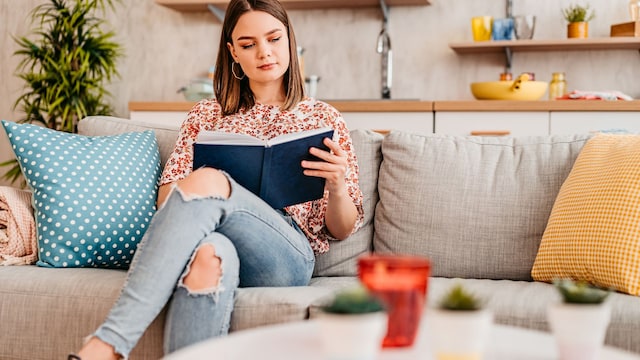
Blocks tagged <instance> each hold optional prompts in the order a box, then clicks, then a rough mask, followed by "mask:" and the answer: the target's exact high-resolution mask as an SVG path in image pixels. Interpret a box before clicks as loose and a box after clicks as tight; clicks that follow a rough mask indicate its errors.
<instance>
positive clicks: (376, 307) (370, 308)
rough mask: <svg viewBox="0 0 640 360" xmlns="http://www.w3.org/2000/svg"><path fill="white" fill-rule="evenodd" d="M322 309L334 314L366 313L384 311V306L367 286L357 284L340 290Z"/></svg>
mask: <svg viewBox="0 0 640 360" xmlns="http://www.w3.org/2000/svg"><path fill="white" fill-rule="evenodd" d="M322 310H323V311H325V312H328V313H333V314H366V313H373V312H379V311H384V306H383V304H382V302H381V300H380V299H378V298H377V297H376V296H375V295H373V294H372V293H371V292H369V291H368V290H367V289H366V288H365V287H363V286H357V287H354V288H349V289H346V290H343V291H341V292H338V293H337V294H336V295H335V297H334V298H333V301H332V302H331V303H329V304H328V305H326V306H324V307H323V308H322Z"/></svg>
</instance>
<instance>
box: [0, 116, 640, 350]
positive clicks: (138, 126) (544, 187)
mask: <svg viewBox="0 0 640 360" xmlns="http://www.w3.org/2000/svg"><path fill="white" fill-rule="evenodd" d="M149 128H153V129H154V130H155V133H156V137H157V139H158V141H159V144H160V151H161V157H162V160H163V161H166V158H167V156H168V154H169V153H170V152H171V150H172V147H173V143H174V140H175V138H176V136H177V129H176V128H170V127H161V126H153V125H150V124H144V123H134V122H132V121H130V120H126V119H118V118H112V117H89V118H86V119H83V120H82V121H81V122H80V124H79V131H80V133H81V134H85V135H112V134H118V133H122V132H127V131H140V130H145V129H149ZM352 137H353V140H354V146H355V148H356V151H357V154H358V157H359V163H360V181H361V188H362V190H363V193H364V196H365V214H366V219H365V225H364V227H363V228H362V229H361V230H360V231H359V232H357V233H356V234H354V235H353V236H352V237H350V238H349V239H347V240H345V241H342V242H337V243H335V244H332V249H331V251H330V252H329V253H328V254H326V255H322V256H319V257H318V259H317V260H318V261H317V266H316V270H315V276H314V278H313V280H312V282H311V284H310V285H309V286H306V287H296V288H247V289H240V290H239V291H238V294H237V300H236V306H235V310H234V312H233V316H232V325H231V327H232V331H238V330H242V329H247V328H251V327H256V326H261V325H266V324H274V323H280V322H287V321H297V320H304V319H308V318H310V317H314V316H315V314H316V313H317V309H318V306H319V305H321V304H322V303H323V302H325V301H326V300H327V299H328V298H329V297H330V295H331V294H332V293H334V292H335V291H336V290H338V289H340V288H343V287H345V286H349V285H352V284H354V283H355V282H356V281H357V280H356V279H357V278H356V262H357V258H358V257H359V256H361V255H362V254H366V253H368V252H371V251H375V252H381V253H389V252H392V253H403V254H418V255H422V256H426V257H428V258H429V259H430V260H431V262H432V277H431V278H430V282H429V287H428V300H429V303H430V305H431V306H433V304H434V303H435V301H436V300H437V298H439V297H440V296H441V295H442V294H443V292H445V291H446V290H447V289H448V288H449V287H450V286H452V285H453V284H454V283H457V282H461V283H463V284H465V285H466V286H468V287H469V288H470V289H471V290H473V291H474V292H476V293H477V294H478V295H479V296H480V297H482V298H484V299H485V300H486V301H487V305H488V306H489V307H490V308H491V309H493V311H494V317H495V321H496V322H497V323H502V324H510V325H516V326H522V327H526V328H532V329H539V330H548V324H547V321H546V307H547V306H548V304H549V303H551V302H554V301H559V298H558V295H557V293H556V290H555V289H554V288H553V286H551V285H549V284H546V283H540V282H534V281H532V279H531V275H530V271H531V267H532V265H533V262H534V259H535V256H536V252H537V248H538V245H539V243H540V239H541V237H542V234H543V232H544V229H545V225H546V222H547V219H548V217H549V214H550V211H551V207H552V205H553V202H554V199H555V196H556V194H557V192H558V190H559V188H560V186H561V184H562V182H563V181H564V179H565V178H566V176H567V175H568V173H569V171H570V169H571V167H572V164H573V162H574V160H575V158H576V156H577V155H578V153H579V152H580V149H581V148H582V146H583V144H584V143H585V142H586V140H587V139H588V136H587V135H584V136H562V137H557V136H548V137H532V138H495V137H493V138H492V137H489V138H481V137H469V138H462V137H449V136H439V135H432V136H423V135H414V134H408V133H401V132H392V133H390V134H389V135H387V136H385V137H383V136H382V135H380V134H377V133H375V132H371V131H362V130H356V131H353V132H352ZM124 279H125V272H124V271H120V270H105V269H87V268H83V269H50V268H40V267H36V266H7V267H0V334H1V335H0V359H56V358H57V359H61V358H63V357H64V356H65V355H66V354H67V353H68V352H69V351H73V350H75V349H77V348H78V347H79V346H80V344H81V341H82V338H83V337H84V336H86V335H88V334H89V333H90V332H91V331H92V330H94V329H95V327H96V326H97V325H98V324H99V323H100V322H101V321H102V320H103V319H104V317H105V315H106V314H107V312H108V310H109V308H110V307H111V305H112V303H113V302H114V300H115V299H116V297H117V296H118V294H119V290H120V287H121V285H122V283H123V282H124ZM150 281H153V279H150ZM609 301H610V304H611V306H612V309H613V311H612V321H611V324H610V326H609V329H608V333H607V338H606V343H607V344H609V345H612V346H616V347H620V348H623V349H627V350H631V351H634V352H639V353H640V299H639V298H638V297H634V296H629V295H625V294H619V293H615V294H612V296H611V297H610V299H609ZM427 311H428V310H427ZM163 319H164V313H162V314H161V315H160V316H159V317H158V318H157V319H156V320H155V321H154V322H153V324H152V325H151V327H150V328H149V329H148V330H147V332H146V333H145V335H144V336H143V338H142V339H141V341H140V342H139V344H138V346H137V347H136V349H135V350H134V352H133V354H132V358H133V359H157V358H160V357H161V356H162V333H163Z"/></svg>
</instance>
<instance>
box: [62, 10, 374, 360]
mask: <svg viewBox="0 0 640 360" xmlns="http://www.w3.org/2000/svg"><path fill="white" fill-rule="evenodd" d="M214 88H215V95H216V99H217V100H203V101H201V102H199V103H198V104H196V105H195V106H194V108H193V109H192V110H191V111H190V112H189V114H188V116H187V119H186V121H185V122H184V123H183V124H182V127H181V130H180V135H179V137H178V140H177V143H176V147H175V149H174V151H173V153H172V155H171V157H170V158H169V160H168V162H167V164H166V166H165V168H164V171H163V174H162V177H161V179H160V188H159V190H158V201H157V203H158V208H159V209H158V211H157V213H156V215H155V216H154V218H153V221H152V222H151V224H150V226H149V229H148V230H147V232H146V234H145V236H144V238H143V240H142V241H141V242H140V244H139V246H138V249H137V253H136V256H135V258H134V260H133V262H132V264H131V268H130V269H129V274H128V278H127V281H126V283H125V285H124V288H123V290H122V294H121V295H120V298H119V299H118V300H117V302H116V304H115V305H114V307H113V308H112V310H111V312H110V313H109V315H108V317H107V319H106V320H105V322H104V323H103V324H102V325H101V326H100V327H99V328H98V329H97V331H96V332H95V333H94V334H93V335H92V336H91V337H90V338H89V339H88V341H87V342H86V344H85V345H84V346H83V348H82V349H81V350H80V351H79V352H78V355H70V356H69V358H70V359H77V358H82V359H84V360H93V359H117V358H119V357H127V356H128V355H129V353H130V351H131V350H132V349H133V347H134V346H135V344H136V342H137V341H138V340H139V338H140V337H141V336H142V334H143V332H144V331H145V329H146V328H147V327H148V326H149V324H150V323H151V322H152V321H153V320H154V318H155V317H156V316H157V315H158V313H159V312H160V311H161V310H162V308H163V307H164V306H165V305H166V304H169V308H168V314H167V318H166V328H165V352H166V353H169V352H172V351H175V350H177V349H179V348H182V347H185V346H187V345H190V344H193V343H196V342H198V341H201V340H205V339H209V338H211V337H215V336H220V335H223V334H226V333H227V332H228V330H229V323H230V317H231V312H232V310H233V302H234V292H235V289H237V288H238V286H240V287H249V286H302V285H307V284H308V282H309V280H310V279H311V275H312V272H313V267H314V263H315V257H314V253H315V254H320V253H324V252H326V251H328V250H329V240H331V239H339V240H341V239H345V238H346V237H348V236H349V235H350V234H352V233H353V232H354V231H356V230H357V229H358V228H359V227H360V225H361V223H362V218H363V212H362V193H361V192H360V189H359V187H358V178H357V176H358V166H357V162H356V157H355V153H354V151H353V148H352V145H351V139H350V137H349V132H348V130H347V129H346V126H345V124H344V121H343V119H342V117H341V115H340V114H339V113H338V111H337V110H335V109H334V108H333V107H331V106H329V105H327V104H325V103H323V102H320V101H316V100H314V99H311V98H307V97H305V96H304V90H303V79H302V76H301V74H300V69H299V64H298V58H297V53H296V41H295V37H294V33H293V29H292V28H291V25H290V21H289V18H288V16H287V14H286V12H285V10H284V9H283V7H282V5H281V4H280V3H279V2H278V1H277V0H231V2H230V4H229V6H228V8H227V13H226V16H225V20H224V23H223V28H222V35H221V41H220V48H219V51H218V59H217V62H216V74H215V78H214ZM325 126H329V127H332V128H334V130H335V135H334V138H336V141H333V140H331V139H328V138H327V139H324V144H325V145H326V146H327V147H328V148H329V149H330V151H324V150H321V149H317V148H311V149H310V150H309V152H310V153H311V154H312V155H314V156H316V157H317V158H318V159H320V161H302V163H301V166H302V167H303V168H304V173H305V174H306V175H308V176H315V177H321V178H324V179H325V193H324V197H323V198H322V199H319V200H315V201H310V202H306V203H303V204H297V205H293V206H289V207H286V208H285V209H273V208H271V207H269V206H268V205H267V204H266V203H265V202H263V201H262V200H261V199H259V198H258V197H256V196H255V195H253V194H252V193H251V192H249V191H247V190H246V189H244V188H242V187H241V186H240V185H238V184H237V183H236V182H235V181H234V180H233V179H232V178H230V177H229V176H228V175H227V174H226V173H224V172H222V171H219V170H217V169H213V168H200V169H197V170H194V171H192V170H191V167H192V162H193V151H192V145H193V143H194V141H195V139H196V136H197V134H198V133H199V132H200V131H201V130H217V131H227V132H237V133H246V134H249V135H252V136H255V137H259V138H264V139H269V138H273V137H275V136H278V135H281V134H284V133H290V132H296V131H302V130H309V129H315V128H320V127H325Z"/></svg>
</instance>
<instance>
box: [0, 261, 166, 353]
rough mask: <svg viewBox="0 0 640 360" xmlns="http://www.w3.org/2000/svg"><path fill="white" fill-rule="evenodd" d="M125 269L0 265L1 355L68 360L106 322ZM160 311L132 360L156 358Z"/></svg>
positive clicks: (161, 324)
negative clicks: (71, 353)
mask: <svg viewBox="0 0 640 360" xmlns="http://www.w3.org/2000/svg"><path fill="white" fill-rule="evenodd" d="M125 277H126V272H125V271H123V270H111V269H91V268H75V269H70V268H64V269H63V268H55V269H54V268H43V267H38V266H33V265H25V266H0V279H1V280H0V284H1V285H0V334H2V336H0V359H66V358H67V354H69V352H72V351H75V350H78V349H80V347H81V346H82V341H83V339H84V338H85V337H86V336H88V335H90V334H91V333H92V332H93V331H95V330H96V328H97V327H98V325H100V324H101V323H102V321H104V318H105V317H106V315H107V313H108V312H109V309H110V308H111V306H112V305H113V303H114V301H115V300H116V298H117V297H118V294H119V293H120V289H121V288H122V284H123V282H124V280H125ZM163 328H164V313H163V314H162V315H161V316H159V317H158V318H157V319H156V320H155V321H154V322H153V323H152V324H151V326H150V327H149V328H148V329H147V331H146V332H145V334H144V336H142V338H141V339H140V341H139V342H138V344H137V345H136V348H135V349H134V350H133V352H132V353H131V358H132V359H145V360H147V359H148V360H152V359H160V358H161V357H162V355H163V354H162V334H163Z"/></svg>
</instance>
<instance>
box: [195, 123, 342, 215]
mask: <svg viewBox="0 0 640 360" xmlns="http://www.w3.org/2000/svg"><path fill="white" fill-rule="evenodd" d="M327 137H328V138H332V137H333V129H331V128H321V129H314V130H307V131H301V132H297V133H290V134H284V135H280V136H277V137H275V138H273V139H271V140H268V141H264V140H261V139H257V138H254V137H252V136H249V135H245V134H234V133H225V132H219V131H201V132H200V134H198V138H197V140H196V143H195V144H194V145H193V168H194V169H198V168H200V167H202V166H210V167H213V168H216V169H220V170H224V171H226V172H227V173H229V175H231V177H232V178H233V179H234V180H235V181H237V182H238V184H240V185H242V186H244V187H245V188H246V189H247V190H249V191H251V192H252V193H254V194H256V195H258V196H259V197H260V198H261V199H262V200H264V201H265V202H266V203H268V204H269V205H271V206H272V207H273V208H274V209H281V208H283V207H285V206H289V205H295V204H299V203H303V202H306V201H310V200H316V199H319V198H321V197H322V195H323V194H324V182H325V181H324V179H323V178H318V177H313V176H306V175H305V174H304V173H303V170H304V169H303V168H302V166H301V165H300V163H301V161H302V160H318V159H317V158H316V157H315V156H312V155H311V154H309V148H311V147H317V148H320V149H324V150H327V151H328V150H329V149H328V148H327V147H326V146H325V145H324V144H323V143H322V141H323V139H324V138H327Z"/></svg>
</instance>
